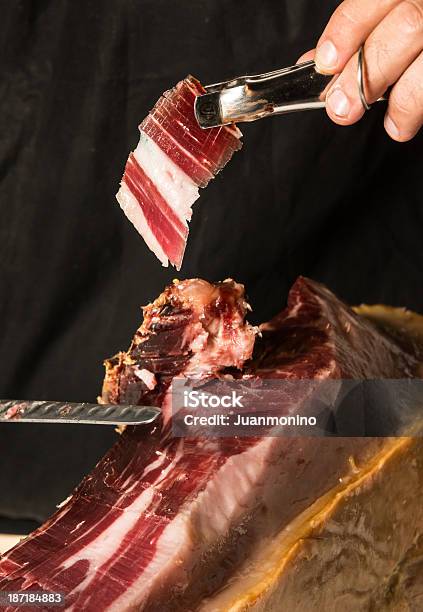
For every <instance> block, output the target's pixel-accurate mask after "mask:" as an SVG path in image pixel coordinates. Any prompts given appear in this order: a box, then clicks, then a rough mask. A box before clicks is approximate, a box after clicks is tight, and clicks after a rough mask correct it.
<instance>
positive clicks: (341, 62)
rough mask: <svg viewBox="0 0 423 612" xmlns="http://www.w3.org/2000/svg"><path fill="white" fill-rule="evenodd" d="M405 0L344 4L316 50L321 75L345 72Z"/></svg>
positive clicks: (349, 0)
mask: <svg viewBox="0 0 423 612" xmlns="http://www.w3.org/2000/svg"><path fill="white" fill-rule="evenodd" d="M400 2H401V0H377V1H375V0H344V2H341V4H340V5H339V6H338V7H337V9H336V10H335V12H334V13H333V15H332V17H331V18H330V19H329V22H328V24H327V26H326V28H325V30H324V31H323V34H322V35H321V37H320V39H319V42H318V43H317V49H316V57H315V61H316V66H317V69H318V70H319V72H323V73H326V74H336V73H338V72H341V71H342V70H343V68H344V66H345V65H346V63H347V62H348V60H349V59H351V57H352V56H353V55H354V53H355V52H356V51H357V50H358V48H359V47H360V45H362V44H363V43H364V41H365V40H366V38H367V37H368V36H369V34H370V33H371V32H372V31H373V30H374V28H375V27H376V26H377V25H378V23H379V22H380V21H382V19H383V18H384V17H385V16H386V15H387V14H388V13H389V12H390V11H391V10H392V8H393V7H394V6H396V5H397V4H399V3H400Z"/></svg>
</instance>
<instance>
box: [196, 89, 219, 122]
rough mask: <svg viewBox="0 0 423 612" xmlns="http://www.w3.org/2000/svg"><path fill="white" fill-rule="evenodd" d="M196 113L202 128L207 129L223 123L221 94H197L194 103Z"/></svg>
mask: <svg viewBox="0 0 423 612" xmlns="http://www.w3.org/2000/svg"><path fill="white" fill-rule="evenodd" d="M194 114H195V118H196V119H197V123H198V125H199V126H200V127H201V128H204V129H207V128H212V127H218V126H219V125H222V115H221V108H220V94H219V93H218V92H213V93H206V94H204V95H202V96H197V98H196V100H195V103H194Z"/></svg>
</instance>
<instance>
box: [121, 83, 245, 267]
mask: <svg viewBox="0 0 423 612" xmlns="http://www.w3.org/2000/svg"><path fill="white" fill-rule="evenodd" d="M202 93H204V89H203V87H202V86H201V84H200V83H199V82H198V81H197V80H196V79H194V78H193V77H191V76H189V77H187V78H186V79H184V80H183V81H181V82H180V83H178V84H177V85H176V87H174V88H173V89H171V90H170V91H166V92H165V93H164V94H163V96H162V97H161V98H160V99H159V101H158V102H157V104H156V105H155V106H154V108H153V110H152V111H151V112H150V113H149V114H148V116H147V117H146V118H145V119H144V121H143V122H142V123H141V125H140V126H139V129H140V133H141V134H140V140H139V143H138V146H137V148H136V149H135V151H134V152H133V153H131V154H130V155H129V158H128V161H127V163H126V167H125V173H124V175H123V178H122V182H121V187H120V189H119V192H118V194H117V196H116V197H117V199H118V201H119V204H120V205H121V207H122V210H123V211H124V213H125V214H126V216H127V217H128V219H129V220H130V221H131V222H132V223H133V225H134V226H135V227H136V229H137V230H138V231H139V233H140V234H141V236H142V237H143V238H144V240H145V242H146V243H147V245H148V247H149V248H150V249H151V250H152V251H153V253H155V254H156V256H157V257H158V258H159V260H160V261H161V262H162V264H163V265H164V266H167V265H168V262H169V261H170V263H171V264H172V265H174V266H175V267H176V268H177V269H178V270H179V269H180V267H181V265H182V259H183V256H184V251H185V245H186V242H187V238H188V221H189V220H190V219H191V214H192V210H191V207H192V205H193V203H194V202H195V200H197V198H198V197H199V192H198V188H199V187H206V185H207V183H208V182H209V181H210V179H212V178H213V177H214V176H215V175H216V174H217V173H218V172H219V171H220V170H221V169H222V168H223V166H224V165H225V164H226V163H227V162H228V161H229V159H230V158H231V156H232V154H233V153H234V151H237V150H238V149H240V148H241V140H240V138H241V132H240V131H239V130H238V128H237V127H235V126H234V125H233V126H223V127H219V128H212V129H210V130H202V129H201V128H200V127H199V126H198V123H197V121H196V119H195V116H194V100H195V97H196V96H197V95H199V94H202Z"/></svg>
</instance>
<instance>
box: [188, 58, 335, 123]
mask: <svg viewBox="0 0 423 612" xmlns="http://www.w3.org/2000/svg"><path fill="white" fill-rule="evenodd" d="M333 78H334V77H333V75H327V74H321V73H319V72H317V70H316V64H315V63H314V61H309V62H305V63H303V64H297V65H296V66H289V67H288V68H282V69H281V70H273V72H266V73H264V74H257V75H254V76H243V77H239V78H237V79H232V80H231V81H223V82H222V83H214V84H213V85H208V86H207V87H205V90H206V92H207V93H205V94H204V95H202V96H198V97H197V99H196V101H195V107H194V110H195V116H196V119H197V121H198V124H199V125H200V127H202V128H211V127H217V126H219V125H225V124H227V123H235V122H241V121H255V120H256V119H262V118H263V117H268V116H269V115H283V114H285V113H292V112H295V111H302V110H311V109H314V108H323V107H324V106H325V94H326V89H327V87H328V85H329V83H330V82H331V81H332V79H333Z"/></svg>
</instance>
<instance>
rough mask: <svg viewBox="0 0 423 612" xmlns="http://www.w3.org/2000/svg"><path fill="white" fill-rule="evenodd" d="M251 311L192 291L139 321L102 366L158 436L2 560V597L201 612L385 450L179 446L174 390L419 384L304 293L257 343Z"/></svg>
mask: <svg viewBox="0 0 423 612" xmlns="http://www.w3.org/2000/svg"><path fill="white" fill-rule="evenodd" d="M247 310H248V306H247V304H246V302H245V299H244V294H243V287H242V286H241V285H239V284H237V283H235V282H234V281H231V280H227V281H225V282H223V283H218V284H216V285H212V284H209V283H207V282H205V281H201V280H198V279H195V280H191V281H183V282H181V283H178V282H175V283H173V284H172V285H171V286H170V287H168V288H167V289H166V290H165V292H164V293H163V294H162V295H161V296H160V297H159V298H158V299H157V300H155V302H153V303H152V304H150V305H148V306H147V307H146V308H145V309H144V322H143V324H142V325H141V327H140V328H139V330H138V331H137V332H136V334H135V336H134V339H133V341H132V344H131V346H130V348H129V350H128V351H127V352H125V353H119V354H118V355H116V356H115V357H114V358H112V359H111V360H109V361H108V362H107V370H106V378H105V381H104V386H103V394H102V401H104V402H115V403H127V402H131V403H139V404H161V406H162V411H163V418H162V421H161V423H156V424H153V425H151V426H147V427H138V428H136V427H132V428H128V429H126V430H125V432H124V433H123V434H122V435H121V436H120V439H119V441H118V442H117V444H116V445H115V446H114V447H113V448H112V449H111V451H110V452H109V453H108V454H107V455H106V456H105V457H104V459H102V460H101V461H100V462H99V464H98V465H97V467H96V468H95V469H94V470H93V472H92V473H91V474H90V475H88V476H87V477H86V478H85V479H84V480H83V482H82V483H81V485H80V486H79V487H78V488H77V489H76V491H75V492H74V493H73V495H72V496H71V497H70V498H69V500H67V501H66V502H65V503H64V505H63V506H62V507H61V508H60V509H59V510H58V512H57V513H56V514H55V515H54V516H53V517H52V518H51V519H50V520H49V521H47V523H46V524H45V525H43V526H42V527H40V528H39V529H38V530H37V531H35V532H34V533H33V534H31V535H30V536H29V537H28V538H27V539H26V540H24V541H23V542H22V543H20V544H18V545H17V546H16V547H15V548H14V549H12V550H11V551H10V552H8V553H7V554H6V555H4V557H3V558H2V560H1V561H0V590H27V591H28V590H32V591H33V590H50V591H60V592H63V593H65V594H66V605H65V609H66V610H75V611H76V610H78V611H81V612H82V611H84V612H98V611H99V610H101V611H102V612H105V611H106V610H107V611H116V612H129V611H134V610H138V611H141V610H143V611H148V612H166V611H172V612H173V611H181V612H182V611H183V612H187V611H193V610H197V609H198V608H199V606H201V602H202V601H203V599H204V598H205V597H207V596H211V595H212V594H213V593H215V592H217V591H219V589H220V588H221V587H222V586H223V585H224V584H226V583H227V582H228V581H229V582H230V577H231V576H232V575H233V573H234V571H236V569H237V568H238V567H239V566H240V565H241V564H242V563H243V562H244V561H245V560H246V559H248V558H249V555H250V554H252V553H253V552H254V551H255V548H256V547H257V545H258V543H260V542H263V541H264V540H265V539H272V538H273V536H274V535H275V534H277V533H279V532H280V531H281V530H282V529H284V527H286V526H287V525H289V523H290V521H292V520H293V519H294V518H295V517H296V516H297V515H298V514H299V513H301V512H302V511H304V509H306V508H308V507H309V506H310V505H311V504H313V503H314V502H315V500H316V499H318V498H319V497H320V496H322V495H323V494H325V493H326V492H327V491H328V490H330V489H332V488H333V487H335V486H337V485H338V484H339V479H340V478H341V477H343V476H345V474H348V473H350V472H351V469H352V468H351V457H354V466H355V467H354V469H357V466H360V465H361V464H362V462H366V461H367V460H369V458H370V459H371V458H372V457H373V456H375V454H377V453H378V452H379V451H380V450H381V448H383V445H384V440H383V439H369V438H362V439H351V438H349V439H348V438H344V439H342V438H339V439H335V440H331V439H324V438H304V439H300V440H297V439H295V438H278V437H264V438H219V439H204V438H203V439H200V438H199V439H194V438H173V437H172V435H171V428H170V419H169V416H170V415H169V401H168V400H169V395H168V389H169V385H170V384H171V382H172V380H173V378H174V377H175V376H186V377H189V378H193V379H195V380H196V381H201V380H202V379H208V378H210V377H218V376H221V375H222V374H225V376H228V375H229V374H230V373H232V374H234V375H235V373H236V372H238V376H240V375H246V376H249V377H251V376H255V377H259V378H269V377H272V378H280V379H286V378H288V379H292V378H300V379H301V378H306V379H307V378H312V379H317V378H319V379H325V378H335V379H336V378H342V377H344V378H348V377H352V378H366V377H367V378H379V377H387V378H398V377H411V376H413V371H414V368H415V367H416V363H417V361H416V358H415V357H414V356H413V355H412V354H411V353H408V352H407V351H406V350H403V349H402V348H401V347H400V346H399V345H398V344H397V343H396V342H395V341H393V340H392V339H391V338H390V337H388V336H386V335H384V334H382V333H381V332H380V331H378V329H377V328H376V327H375V326H374V325H373V324H371V323H369V322H367V321H366V320H364V319H362V318H361V317H359V316H357V315H356V314H355V313H354V312H353V311H352V310H350V309H349V308H347V307H346V306H345V305H344V304H342V302H340V301H339V300H338V299H337V298H336V297H335V296H334V295H333V294H331V293H330V292H329V291H328V290H327V289H325V288H324V287H322V286H321V285H319V284H317V283H314V282H312V281H309V280H307V279H303V278H300V279H298V281H297V282H296V283H295V285H294V286H293V288H292V289H291V292H290V294H289V300H288V307H287V308H286V309H285V310H284V311H283V312H282V313H281V314H280V315H279V316H277V317H275V319H273V320H272V321H270V323H268V324H266V325H263V326H262V337H261V338H258V337H257V335H256V331H257V330H256V329H255V328H253V327H251V326H250V325H248V324H247V323H245V315H246V312H247ZM253 346H254V355H253V359H249V358H250V356H251V354H252V351H253ZM244 362H246V363H245V365H243V364H244ZM18 609H19V607H13V606H10V607H9V608H7V610H8V612H11V611H12V610H18ZM38 609H42V608H38ZM47 609H48V608H47ZM219 610H220V608H219Z"/></svg>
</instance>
